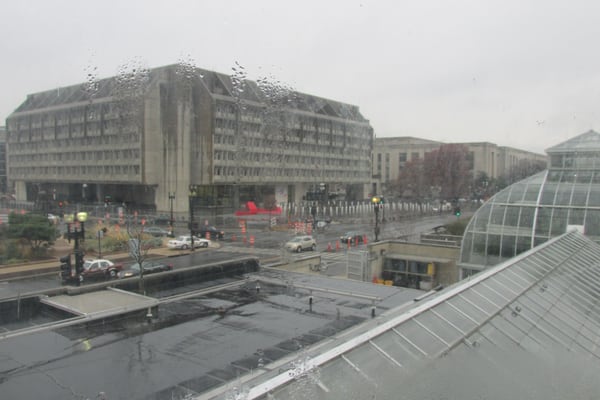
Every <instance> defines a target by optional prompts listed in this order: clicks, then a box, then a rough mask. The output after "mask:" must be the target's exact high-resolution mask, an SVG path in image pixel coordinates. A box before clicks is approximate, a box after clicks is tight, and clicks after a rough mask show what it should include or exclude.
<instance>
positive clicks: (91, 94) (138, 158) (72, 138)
mask: <svg viewBox="0 0 600 400" xmlns="http://www.w3.org/2000/svg"><path fill="white" fill-rule="evenodd" d="M126 78H127V79H126ZM135 78H136V77H135V76H133V75H130V76H115V77H111V78H107V79H103V80H99V81H97V82H92V84H90V82H87V83H82V84H78V85H74V86H70V87H65V88H56V89H52V90H49V91H45V92H41V93H35V94H31V95H29V96H27V99H26V100H25V101H24V102H23V104H21V105H20V106H19V107H18V108H17V109H16V111H15V112H14V113H13V114H11V115H10V116H9V117H8V119H7V133H8V135H7V153H8V182H9V185H10V187H11V188H14V191H15V194H16V197H17V200H29V201H35V200H36V197H37V196H38V195H39V193H45V195H46V196H48V197H51V198H52V200H54V201H58V200H59V199H60V200H62V199H64V200H68V201H73V202H81V201H83V202H88V203H92V202H98V203H102V202H103V201H104V199H105V198H107V199H110V200H111V201H112V202H114V203H121V202H126V203H128V204H136V206H138V207H142V208H143V207H147V208H156V209H157V210H158V211H163V212H164V211H168V210H169V208H170V206H171V203H172V204H173V208H174V210H175V213H176V214H182V215H186V214H187V212H188V208H189V204H190V202H189V195H190V193H189V189H190V185H193V186H194V195H195V196H196V197H195V199H196V200H195V201H196V203H195V204H196V205H197V206H198V207H205V208H206V209H211V210H212V212H214V213H228V212H230V211H232V210H235V209H236V208H238V207H239V205H240V204H243V202H244V201H249V200H252V201H255V202H256V204H257V205H259V206H260V205H263V206H272V205H273V204H275V203H285V202H293V201H299V200H301V199H303V198H305V197H306V196H307V193H314V192H319V191H320V192H325V191H336V190H340V191H343V192H345V193H346V195H347V196H350V197H355V198H360V199H362V198H364V197H365V193H363V191H364V187H365V184H366V183H368V182H369V180H370V175H371V173H370V172H371V151H372V145H373V129H372V127H371V126H370V124H369V121H368V120H366V119H365V118H364V117H363V116H362V115H361V113H360V111H359V109H358V107H357V106H354V105H349V104H344V103H340V102H337V101H332V100H328V99H323V98H319V97H315V96H310V95H307V94H302V93H298V92H294V91H289V90H287V91H286V90H281V89H282V88H278V87H276V85H270V86H268V85H267V86H265V85H264V84H262V83H264V82H262V83H257V82H251V81H245V80H244V81H241V84H238V85H236V82H235V81H234V80H233V81H232V77H230V76H228V75H225V74H221V73H217V72H213V71H207V70H202V69H198V68H194V69H188V70H185V69H184V68H182V66H180V65H172V66H166V67H160V68H155V69H151V70H149V71H147V74H146V75H144V76H143V79H138V80H137V81H136V79H135ZM265 87H266V88H267V89H265ZM276 89H277V90H276Z"/></svg>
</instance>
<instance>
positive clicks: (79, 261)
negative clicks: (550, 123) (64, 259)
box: [75, 250, 83, 275]
mask: <svg viewBox="0 0 600 400" xmlns="http://www.w3.org/2000/svg"><path fill="white" fill-rule="evenodd" d="M75 272H76V273H77V275H79V274H81V273H82V272H83V251H81V250H78V251H76V252H75Z"/></svg>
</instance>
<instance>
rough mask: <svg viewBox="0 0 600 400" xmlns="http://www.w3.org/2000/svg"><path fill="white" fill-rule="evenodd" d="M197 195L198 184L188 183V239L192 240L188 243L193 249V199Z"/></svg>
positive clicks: (192, 249)
mask: <svg viewBox="0 0 600 400" xmlns="http://www.w3.org/2000/svg"><path fill="white" fill-rule="evenodd" d="M196 197H198V186H197V185H190V186H189V201H190V240H191V241H192V243H191V245H190V250H191V251H194V203H195V201H194V200H195V199H196Z"/></svg>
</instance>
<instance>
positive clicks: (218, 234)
mask: <svg viewBox="0 0 600 400" xmlns="http://www.w3.org/2000/svg"><path fill="white" fill-rule="evenodd" d="M194 233H196V234H197V235H198V236H200V237H201V238H205V237H206V234H207V233H210V238H211V239H224V238H225V232H223V231H220V230H218V229H217V228H215V227H214V226H203V227H201V228H200V229H198V231H196V232H194Z"/></svg>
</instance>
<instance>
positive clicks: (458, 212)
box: [454, 207, 460, 217]
mask: <svg viewBox="0 0 600 400" xmlns="http://www.w3.org/2000/svg"><path fill="white" fill-rule="evenodd" d="M454 215H456V216H457V217H460V207H456V208H455V209H454Z"/></svg>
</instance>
